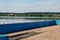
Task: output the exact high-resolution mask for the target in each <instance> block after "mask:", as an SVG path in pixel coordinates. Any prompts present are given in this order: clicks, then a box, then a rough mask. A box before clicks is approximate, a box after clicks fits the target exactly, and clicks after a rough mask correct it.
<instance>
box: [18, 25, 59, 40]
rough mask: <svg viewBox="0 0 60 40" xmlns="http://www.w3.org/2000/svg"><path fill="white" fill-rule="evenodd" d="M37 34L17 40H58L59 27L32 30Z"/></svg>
mask: <svg viewBox="0 0 60 40" xmlns="http://www.w3.org/2000/svg"><path fill="white" fill-rule="evenodd" d="M34 31H35V32H37V33H38V34H36V35H34V36H30V37H26V38H22V39H19V40H60V25H57V26H50V27H44V28H37V29H34Z"/></svg>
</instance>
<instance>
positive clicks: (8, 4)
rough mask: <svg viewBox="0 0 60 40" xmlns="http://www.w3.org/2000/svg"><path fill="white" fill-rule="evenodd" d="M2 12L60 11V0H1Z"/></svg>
mask: <svg viewBox="0 0 60 40" xmlns="http://www.w3.org/2000/svg"><path fill="white" fill-rule="evenodd" d="M0 12H18V13H19V12H60V0H0Z"/></svg>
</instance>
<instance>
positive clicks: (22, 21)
mask: <svg viewBox="0 0 60 40" xmlns="http://www.w3.org/2000/svg"><path fill="white" fill-rule="evenodd" d="M37 21H46V20H26V19H0V24H11V23H26V22H37Z"/></svg>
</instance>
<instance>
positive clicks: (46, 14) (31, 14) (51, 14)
mask: <svg viewBox="0 0 60 40" xmlns="http://www.w3.org/2000/svg"><path fill="white" fill-rule="evenodd" d="M0 16H24V17H60V12H29V13H28V12H27V13H1V12H0Z"/></svg>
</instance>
